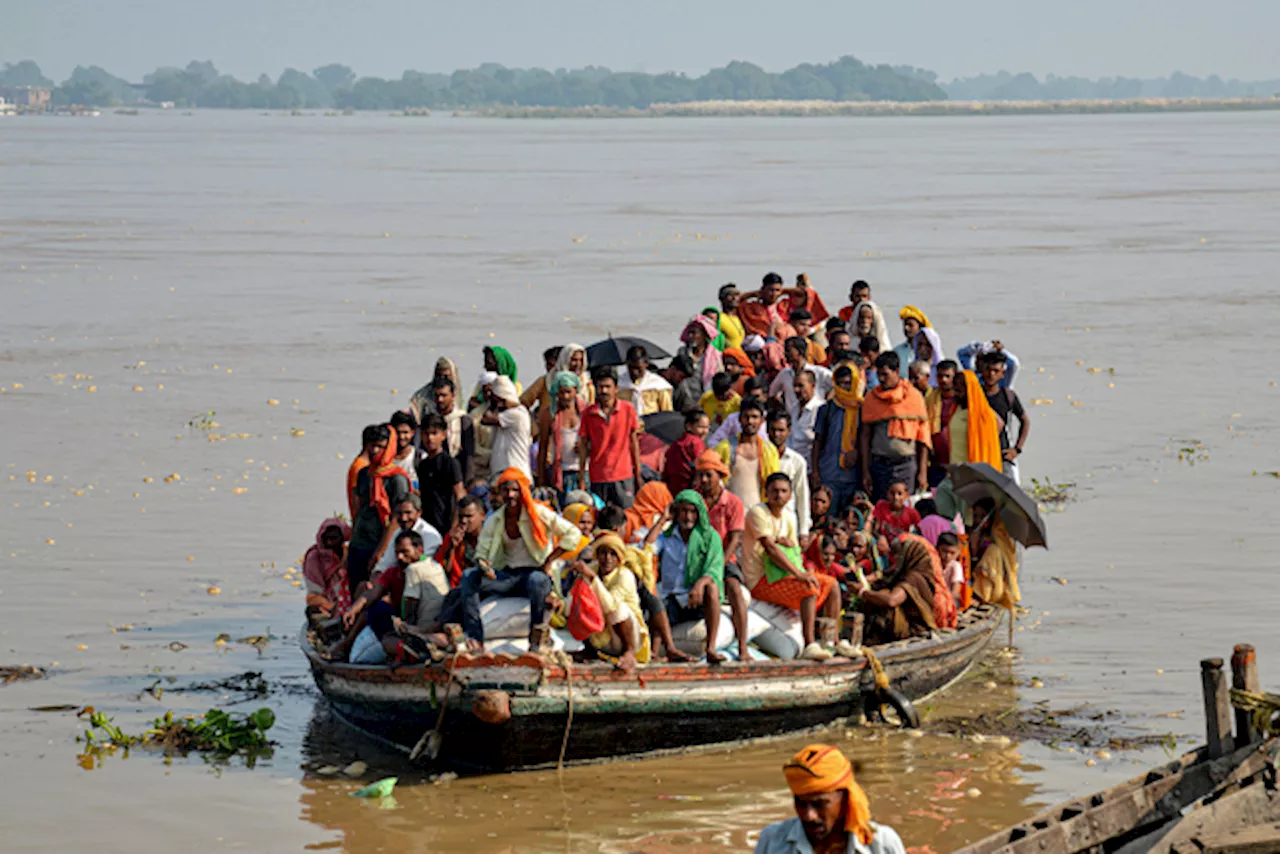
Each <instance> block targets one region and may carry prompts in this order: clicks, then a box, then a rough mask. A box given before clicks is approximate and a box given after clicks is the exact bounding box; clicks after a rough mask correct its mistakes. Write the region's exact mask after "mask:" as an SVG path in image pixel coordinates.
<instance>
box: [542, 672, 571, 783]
mask: <svg viewBox="0 0 1280 854" xmlns="http://www.w3.org/2000/svg"><path fill="white" fill-rule="evenodd" d="M546 657H547V658H548V659H549V660H550V662H551V663H552V664H555V665H557V666H559V667H562V668H564V679H565V684H566V685H567V686H568V689H569V716H568V717H567V718H565V722H564V738H562V739H561V740H560V758H559V759H557V760H556V771H557V772H558V771H563V770H564V754H565V751H566V750H567V749H568V747H569V730H570V729H571V728H572V727H573V659H572V658H570V657H569V655H568V653H566V652H565V651H564V650H562V649H556V650H552V651H551V652H548V653H546Z"/></svg>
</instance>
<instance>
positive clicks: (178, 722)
mask: <svg viewBox="0 0 1280 854" xmlns="http://www.w3.org/2000/svg"><path fill="white" fill-rule="evenodd" d="M85 713H87V714H88V715H89V729H87V730H86V731H85V734H84V736H83V739H82V740H83V741H84V742H85V743H86V744H88V745H89V747H90V749H91V750H92V749H97V750H98V751H102V750H107V751H111V750H115V749H117V748H124V749H126V750H127V749H128V748H130V747H134V746H143V747H158V748H161V749H163V750H164V751H165V753H167V754H173V753H187V752H189V751H197V752H201V753H213V754H216V755H219V756H223V757H229V756H233V755H242V756H245V757H247V758H249V759H250V760H252V759H253V758H255V757H257V756H259V755H262V754H263V753H266V752H269V751H270V750H271V747H272V744H273V742H272V741H271V740H270V739H268V738H267V730H269V729H271V727H272V726H274V725H275V722H276V716H275V713H274V712H272V711H271V710H270V709H265V708H264V709H258V711H256V712H253V713H252V714H247V715H246V714H239V713H230V712H224V711H222V710H221V709H210V710H209V711H208V712H206V713H205V714H204V715H201V716H197V717H191V718H175V717H174V715H173V712H165V713H164V715H163V716H162V717H158V718H156V719H155V720H154V721H153V722H152V726H151V728H150V729H148V730H147V731H146V732H144V733H142V734H141V735H132V734H130V733H126V732H124V731H123V730H121V729H120V728H119V727H118V726H116V725H115V723H114V721H113V720H112V719H111V718H109V717H107V716H106V714H104V713H103V712H99V711H97V710H95V709H93V708H88V709H85V710H84V712H82V713H81V714H85ZM77 740H81V739H77Z"/></svg>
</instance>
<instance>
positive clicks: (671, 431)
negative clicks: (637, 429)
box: [641, 412, 684, 445]
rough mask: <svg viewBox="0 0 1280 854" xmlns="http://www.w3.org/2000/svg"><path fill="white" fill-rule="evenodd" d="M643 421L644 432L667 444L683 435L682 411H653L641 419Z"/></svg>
mask: <svg viewBox="0 0 1280 854" xmlns="http://www.w3.org/2000/svg"><path fill="white" fill-rule="evenodd" d="M641 420H642V421H644V432H646V433H648V434H649V435H650V436H653V437H655V438H657V439H661V440H662V441H663V442H666V443H667V444H668V445H674V444H675V443H676V442H679V441H680V437H681V436H683V435H684V413H683V412H654V413H652V414H651V415H646V416H644V418H642V419H641Z"/></svg>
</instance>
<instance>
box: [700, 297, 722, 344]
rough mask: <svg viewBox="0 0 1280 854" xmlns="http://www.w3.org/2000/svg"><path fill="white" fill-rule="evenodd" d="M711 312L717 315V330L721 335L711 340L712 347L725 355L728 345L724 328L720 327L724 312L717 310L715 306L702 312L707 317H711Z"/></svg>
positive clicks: (708, 307)
mask: <svg viewBox="0 0 1280 854" xmlns="http://www.w3.org/2000/svg"><path fill="white" fill-rule="evenodd" d="M709 311H714V312H715V313H716V329H719V330H720V334H719V335H717V336H716V337H715V338H712V339H711V346H712V347H715V348H716V349H717V350H719V351H720V352H722V353H723V352H724V348H725V344H727V343H728V342H727V341H726V340H725V337H724V327H722V326H721V325H720V315H722V314H724V312H723V311H721V310H720V309H718V308H716V307H715V306H714V305H709V306H707V307H706V308H704V309H703V310H702V313H703V314H704V315H705V316H707V317H710V316H711V315H709V314H707V312H709Z"/></svg>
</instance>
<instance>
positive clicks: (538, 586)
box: [460, 468, 582, 649]
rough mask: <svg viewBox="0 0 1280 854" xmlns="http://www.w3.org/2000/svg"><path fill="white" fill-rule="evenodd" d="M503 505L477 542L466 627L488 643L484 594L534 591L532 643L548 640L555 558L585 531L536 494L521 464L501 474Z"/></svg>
mask: <svg viewBox="0 0 1280 854" xmlns="http://www.w3.org/2000/svg"><path fill="white" fill-rule="evenodd" d="M497 487H498V495H499V496H500V498H501V500H502V507H500V508H499V509H498V510H497V511H496V512H495V513H494V514H493V515H492V516H490V517H489V519H488V520H487V521H486V522H485V523H484V527H483V528H482V529H481V530H480V540H479V542H477V543H476V565H477V567H478V569H477V570H476V571H475V572H469V573H467V574H465V575H463V576H462V585H461V587H460V590H461V595H460V598H461V605H462V630H463V632H465V633H466V635H467V638H468V639H469V640H472V641H476V642H477V643H480V644H483V643H484V623H483V622H481V620H480V600H481V599H488V598H491V597H494V596H528V597H529V648H530V649H535V647H536V646H540V644H541V641H542V631H541V629H542V628H544V627H545V623H546V613H547V596H548V594H550V593H551V564H552V562H553V561H555V560H556V559H557V558H559V557H560V556H562V555H563V554H565V553H566V552H570V551H573V550H574V549H576V548H577V547H578V540H579V539H581V537H582V532H581V531H579V530H578V528H577V526H575V525H574V524H573V523H572V522H570V521H569V520H568V519H566V518H564V517H563V516H560V515H559V514H557V513H556V512H554V511H553V510H551V509H550V508H548V507H546V506H544V505H542V504H538V503H537V502H535V501H534V500H533V494H532V493H531V492H530V491H529V478H528V476H527V475H525V473H524V472H522V471H520V470H519V469H516V468H509V469H507V470H506V471H504V472H503V473H502V474H501V475H500V476H499V477H498V484H497Z"/></svg>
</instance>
